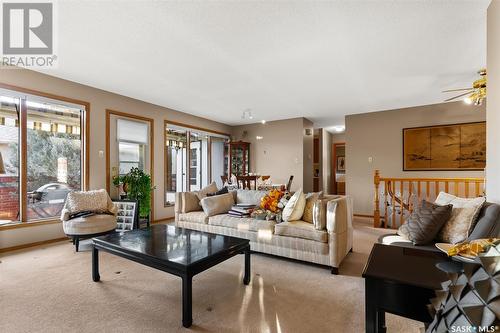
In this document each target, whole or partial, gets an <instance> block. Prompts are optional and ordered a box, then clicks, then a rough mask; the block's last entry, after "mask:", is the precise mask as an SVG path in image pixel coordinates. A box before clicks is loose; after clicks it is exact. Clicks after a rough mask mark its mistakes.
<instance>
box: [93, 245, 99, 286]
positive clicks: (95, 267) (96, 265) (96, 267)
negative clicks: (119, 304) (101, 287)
mask: <svg viewBox="0 0 500 333" xmlns="http://www.w3.org/2000/svg"><path fill="white" fill-rule="evenodd" d="M100 279H101V276H100V275H99V250H97V249H96V247H95V246H93V247H92V280H94V282H98V281H99V280H100Z"/></svg>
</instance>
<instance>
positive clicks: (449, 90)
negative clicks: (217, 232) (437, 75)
mask: <svg viewBox="0 0 500 333" xmlns="http://www.w3.org/2000/svg"><path fill="white" fill-rule="evenodd" d="M462 90H474V88H463V89H448V90H443V91H442V92H444V93H445V92H452V91H462Z"/></svg>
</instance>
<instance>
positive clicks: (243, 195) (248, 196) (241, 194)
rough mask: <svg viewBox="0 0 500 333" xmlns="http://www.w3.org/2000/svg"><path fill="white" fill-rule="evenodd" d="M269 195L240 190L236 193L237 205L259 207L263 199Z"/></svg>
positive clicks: (265, 192) (264, 192) (262, 192)
mask: <svg viewBox="0 0 500 333" xmlns="http://www.w3.org/2000/svg"><path fill="white" fill-rule="evenodd" d="M268 193H269V192H268V191H257V190H242V189H239V190H237V191H236V203H237V204H245V205H255V206H259V205H260V201H261V199H262V198H263V197H265V196H266V194H268Z"/></svg>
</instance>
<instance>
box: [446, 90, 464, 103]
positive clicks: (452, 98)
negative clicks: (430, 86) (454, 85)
mask: <svg viewBox="0 0 500 333" xmlns="http://www.w3.org/2000/svg"><path fill="white" fill-rule="evenodd" d="M469 94H470V92H469V91H468V92H466V93H463V94H460V95H458V96H455V97H451V98H448V99H445V100H444V101H445V102H449V101H452V100H454V99H457V98H460V97H462V96H465V95H469Z"/></svg>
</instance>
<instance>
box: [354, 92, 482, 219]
mask: <svg viewBox="0 0 500 333" xmlns="http://www.w3.org/2000/svg"><path fill="white" fill-rule="evenodd" d="M485 119H486V112H485V107H484V105H483V106H480V107H476V106H471V105H466V104H465V103H463V102H461V101H459V102H453V103H442V104H435V105H427V106H420V107H413V108H405V109H398V110H390V111H382V112H373V113H365V114H358V115H349V116H347V117H346V138H345V139H346V192H347V194H350V195H352V196H353V197H354V211H355V213H357V214H367V215H372V214H373V194H374V191H373V172H374V170H375V169H379V170H380V172H381V175H382V176H387V177H482V176H484V172H482V171H453V172H450V171H420V172H403V158H402V155H403V152H402V151H403V147H402V143H403V139H402V129H403V128H407V127H417V126H429V125H442V124H456V123H465V122H474V121H484V120H485ZM490 147H491V146H490ZM369 157H372V159H373V161H372V163H369V161H368V158H369Z"/></svg>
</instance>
